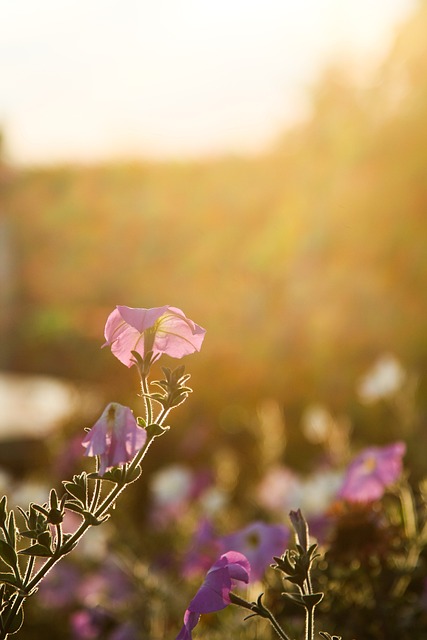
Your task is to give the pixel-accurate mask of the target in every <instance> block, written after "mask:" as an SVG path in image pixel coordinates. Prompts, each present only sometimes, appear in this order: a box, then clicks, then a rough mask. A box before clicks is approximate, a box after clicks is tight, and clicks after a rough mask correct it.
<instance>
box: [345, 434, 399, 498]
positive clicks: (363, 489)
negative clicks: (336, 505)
mask: <svg viewBox="0 0 427 640" xmlns="http://www.w3.org/2000/svg"><path fill="white" fill-rule="evenodd" d="M405 451H406V446H405V444H404V443H403V442H395V443H394V444H390V445H387V446H386V447H368V448H367V449H365V450H364V451H362V453H360V454H359V455H358V456H357V457H356V458H355V459H354V460H353V462H352V463H351V464H350V466H349V467H348V469H347V472H346V475H345V478H344V483H343V485H342V487H341V489H340V491H339V492H338V496H339V497H340V498H344V499H345V500H348V501H349V502H371V501H372V500H379V499H380V498H381V497H382V496H383V494H384V491H385V489H386V488H387V487H389V486H390V485H392V484H393V483H394V482H395V481H396V480H397V479H398V478H399V476H400V474H401V473H402V458H403V456H404V455H405Z"/></svg>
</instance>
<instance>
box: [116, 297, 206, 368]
mask: <svg viewBox="0 0 427 640" xmlns="http://www.w3.org/2000/svg"><path fill="white" fill-rule="evenodd" d="M205 333H206V331H205V329H202V327H200V326H199V325H198V324H195V323H194V322H193V321H192V320H189V319H188V318H187V317H186V316H185V314H184V312H183V311H181V309H178V308H177V307H170V306H168V305H166V306H164V307H155V308H154V309H134V308H133V307H124V306H118V307H116V308H115V309H114V311H113V312H112V313H110V315H109V316H108V318H107V323H106V325H105V332H104V335H105V340H106V342H105V344H104V345H103V346H104V347H105V346H107V345H109V346H110V347H111V351H112V353H113V354H114V355H115V356H116V358H118V359H119V360H120V362H123V364H125V365H126V366H127V367H131V366H132V365H133V364H134V363H135V361H134V357H133V356H132V353H131V352H132V351H137V352H138V353H139V354H140V356H141V357H142V358H143V357H144V355H145V354H146V353H147V352H148V351H152V352H153V357H154V358H158V357H159V356H160V355H161V354H162V353H166V354H167V355H169V356H171V357H172V358H182V357H183V356H186V355H188V354H190V353H194V352H195V351H200V348H201V346H202V342H203V339H204V337H205Z"/></svg>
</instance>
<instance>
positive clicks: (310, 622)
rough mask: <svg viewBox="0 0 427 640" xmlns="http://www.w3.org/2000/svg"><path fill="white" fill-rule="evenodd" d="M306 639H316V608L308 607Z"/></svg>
mask: <svg viewBox="0 0 427 640" xmlns="http://www.w3.org/2000/svg"><path fill="white" fill-rule="evenodd" d="M305 638H306V640H313V638H314V607H307V612H306V616H305Z"/></svg>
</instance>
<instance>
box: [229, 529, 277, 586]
mask: <svg viewBox="0 0 427 640" xmlns="http://www.w3.org/2000/svg"><path fill="white" fill-rule="evenodd" d="M288 541H289V532H288V530H287V529H286V527H284V526H283V525H281V524H264V523H263V522H253V523H252V524H250V525H248V526H247V527H245V528H244V529H241V530H240V531H237V532H236V533H232V534H230V535H228V536H224V537H223V538H222V539H221V546H222V548H223V549H224V551H228V550H230V549H232V550H233V551H239V552H240V553H243V554H244V555H245V556H246V557H247V559H248V560H249V563H250V566H251V580H254V581H255V580H262V578H263V576H264V573H265V570H266V568H267V567H268V566H269V564H270V563H271V562H272V560H273V556H281V555H282V553H283V552H284V550H285V548H286V545H287V543H288Z"/></svg>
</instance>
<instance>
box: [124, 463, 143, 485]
mask: <svg viewBox="0 0 427 640" xmlns="http://www.w3.org/2000/svg"><path fill="white" fill-rule="evenodd" d="M141 473H142V469H141V467H135V469H132V471H127V472H126V475H125V480H126V483H127V484H130V483H131V482H135V480H138V478H139V476H140V475H141Z"/></svg>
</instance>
